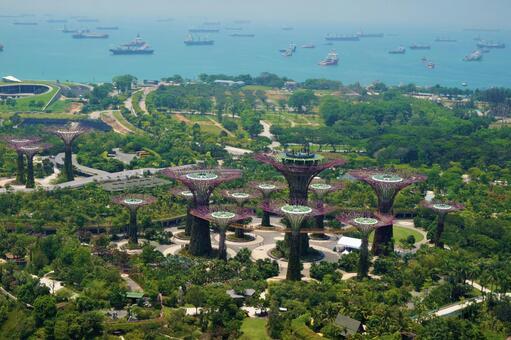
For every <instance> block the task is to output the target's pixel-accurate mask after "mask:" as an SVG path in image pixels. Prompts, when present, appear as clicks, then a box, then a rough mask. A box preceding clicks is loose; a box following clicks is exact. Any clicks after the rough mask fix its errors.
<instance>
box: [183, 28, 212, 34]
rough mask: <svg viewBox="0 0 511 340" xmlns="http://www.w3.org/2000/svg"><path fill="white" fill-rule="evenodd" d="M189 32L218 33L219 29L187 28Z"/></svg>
mask: <svg viewBox="0 0 511 340" xmlns="http://www.w3.org/2000/svg"><path fill="white" fill-rule="evenodd" d="M188 32H190V33H218V32H220V30H219V29H218V28H190V29H189V30H188Z"/></svg>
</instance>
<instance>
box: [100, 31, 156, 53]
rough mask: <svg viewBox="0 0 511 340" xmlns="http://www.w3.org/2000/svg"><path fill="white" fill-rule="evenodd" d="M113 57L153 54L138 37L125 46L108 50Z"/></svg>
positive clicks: (149, 47)
mask: <svg viewBox="0 0 511 340" xmlns="http://www.w3.org/2000/svg"><path fill="white" fill-rule="evenodd" d="M110 52H112V53H113V54H114V55H133V54H153V53H154V50H153V49H152V48H151V46H149V45H148V44H147V43H146V42H145V41H144V40H142V39H141V38H140V36H139V35H137V37H136V38H135V39H134V40H132V41H130V42H129V43H127V44H123V45H121V46H119V47H116V48H112V49H110Z"/></svg>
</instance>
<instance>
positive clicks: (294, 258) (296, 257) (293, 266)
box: [286, 230, 302, 281]
mask: <svg viewBox="0 0 511 340" xmlns="http://www.w3.org/2000/svg"><path fill="white" fill-rule="evenodd" d="M290 241H291V242H290V243H289V259H288V266H287V273H286V279H287V280H290V281H300V280H301V278H302V274H301V268H300V267H301V265H300V247H301V242H300V232H299V231H298V230H293V231H292V232H291V237H290Z"/></svg>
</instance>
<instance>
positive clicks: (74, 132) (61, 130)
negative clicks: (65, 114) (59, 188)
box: [47, 124, 91, 181]
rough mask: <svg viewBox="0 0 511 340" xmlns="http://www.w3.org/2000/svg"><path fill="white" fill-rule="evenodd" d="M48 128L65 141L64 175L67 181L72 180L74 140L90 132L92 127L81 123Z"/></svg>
mask: <svg viewBox="0 0 511 340" xmlns="http://www.w3.org/2000/svg"><path fill="white" fill-rule="evenodd" d="M47 130H48V131H49V132H51V133H53V134H54V135H56V136H57V137H59V138H60V139H62V141H63V142H64V175H65V177H66V180H67V181H72V180H73V179H74V173H73V142H74V141H75V139H76V138H78V137H79V136H81V135H83V134H84V133H87V132H89V131H90V130H91V129H90V128H87V127H84V126H80V125H79V124H71V125H69V126H66V127H50V128H48V129H47Z"/></svg>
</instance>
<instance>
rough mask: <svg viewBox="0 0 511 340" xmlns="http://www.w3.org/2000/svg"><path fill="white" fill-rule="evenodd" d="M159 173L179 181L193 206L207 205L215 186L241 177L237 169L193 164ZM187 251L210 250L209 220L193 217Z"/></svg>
mask: <svg viewBox="0 0 511 340" xmlns="http://www.w3.org/2000/svg"><path fill="white" fill-rule="evenodd" d="M161 173H162V174H163V175H165V176H167V177H170V178H172V179H174V180H176V181H179V182H181V183H182V184H183V185H185V186H186V187H187V188H188V189H189V190H190V191H191V192H192V194H193V199H192V207H193V208H199V207H207V206H209V198H210V196H211V194H212V193H213V190H215V188H216V187H218V186H219V185H220V184H222V183H225V182H228V181H232V180H235V179H238V178H240V177H241V170H237V169H222V168H214V169H200V168H194V167H193V166H192V167H190V166H187V167H174V168H167V169H165V170H163V171H161ZM189 251H190V253H191V254H192V255H195V256H202V255H207V254H209V253H210V252H211V238H210V236H209V221H207V220H203V219H200V218H198V217H194V219H193V224H192V231H191V237H190V245H189Z"/></svg>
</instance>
